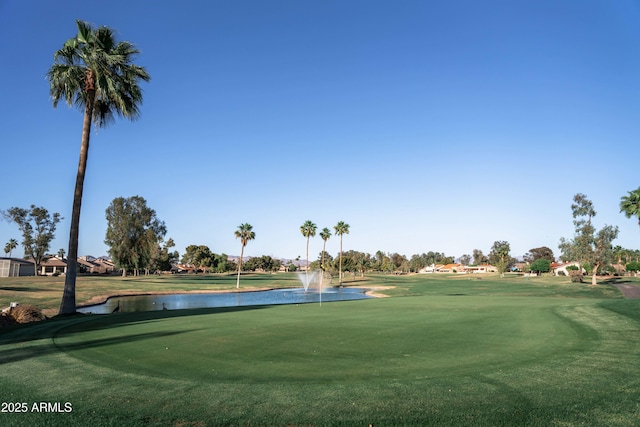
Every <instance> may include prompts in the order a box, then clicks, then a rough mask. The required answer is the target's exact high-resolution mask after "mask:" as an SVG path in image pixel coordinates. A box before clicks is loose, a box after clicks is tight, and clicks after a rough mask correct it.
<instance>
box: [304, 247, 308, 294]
mask: <svg viewBox="0 0 640 427" xmlns="http://www.w3.org/2000/svg"><path fill="white" fill-rule="evenodd" d="M304 281H305V286H309V235H307V269H306V271H305V272H304Z"/></svg>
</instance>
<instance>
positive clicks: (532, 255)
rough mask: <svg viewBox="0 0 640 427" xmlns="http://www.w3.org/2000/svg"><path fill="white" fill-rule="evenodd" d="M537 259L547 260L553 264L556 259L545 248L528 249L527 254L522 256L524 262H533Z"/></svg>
mask: <svg viewBox="0 0 640 427" xmlns="http://www.w3.org/2000/svg"><path fill="white" fill-rule="evenodd" d="M538 259H548V260H549V261H550V262H553V261H555V260H556V257H555V256H554V255H553V251H552V250H551V249H550V248H548V247H546V246H541V247H539V248H532V249H529V252H527V253H526V254H525V255H524V260H525V262H534V261H536V260H538Z"/></svg>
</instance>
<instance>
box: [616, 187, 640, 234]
mask: <svg viewBox="0 0 640 427" xmlns="http://www.w3.org/2000/svg"><path fill="white" fill-rule="evenodd" d="M620 212H622V213H624V215H625V216H626V217H627V218H631V217H632V216H635V217H638V225H640V187H638V188H637V189H635V190H633V191H629V194H628V195H626V196H622V197H621V198H620Z"/></svg>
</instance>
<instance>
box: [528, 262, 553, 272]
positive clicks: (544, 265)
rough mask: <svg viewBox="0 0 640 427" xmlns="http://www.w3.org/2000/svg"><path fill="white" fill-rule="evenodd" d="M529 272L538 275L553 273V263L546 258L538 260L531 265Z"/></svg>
mask: <svg viewBox="0 0 640 427" xmlns="http://www.w3.org/2000/svg"><path fill="white" fill-rule="evenodd" d="M529 270H531V271H535V272H536V273H537V274H540V273H548V272H549V271H551V261H549V260H548V259H546V258H538V259H536V260H535V261H533V262H532V263H531V266H530V267H529Z"/></svg>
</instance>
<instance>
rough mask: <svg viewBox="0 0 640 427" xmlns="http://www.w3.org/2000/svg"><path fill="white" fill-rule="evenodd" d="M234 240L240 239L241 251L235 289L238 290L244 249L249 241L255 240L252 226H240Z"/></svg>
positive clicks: (246, 224)
mask: <svg viewBox="0 0 640 427" xmlns="http://www.w3.org/2000/svg"><path fill="white" fill-rule="evenodd" d="M235 236H236V239H240V244H241V245H242V249H241V250H240V260H239V261H238V279H237V280H236V288H240V271H242V257H243V256H244V247H245V246H247V243H248V242H249V240H253V239H255V238H256V233H255V232H254V231H253V226H252V225H251V224H248V223H244V224H240V225H239V226H238V229H237V230H236V231H235Z"/></svg>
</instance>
